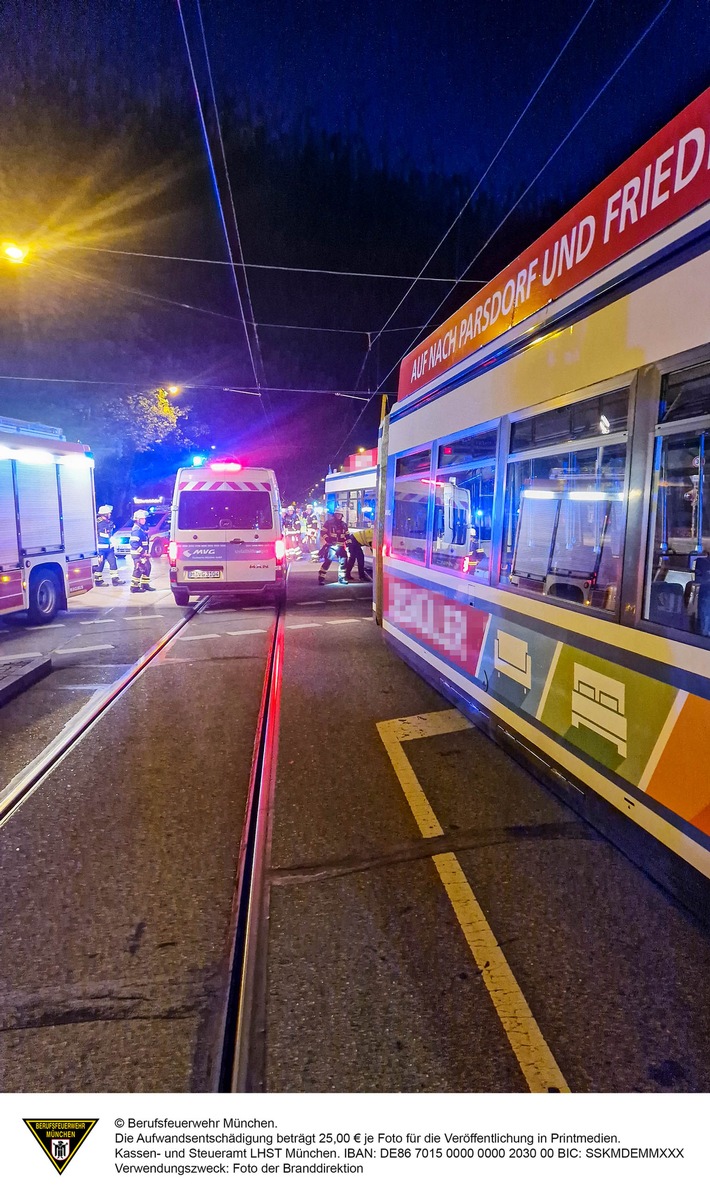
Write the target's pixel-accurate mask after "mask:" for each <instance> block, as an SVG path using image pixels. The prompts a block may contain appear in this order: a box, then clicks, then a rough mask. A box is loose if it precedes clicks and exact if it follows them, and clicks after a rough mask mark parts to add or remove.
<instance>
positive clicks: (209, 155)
mask: <svg viewBox="0 0 710 1202" xmlns="http://www.w3.org/2000/svg"><path fill="white" fill-rule="evenodd" d="M176 2H177V8H178V13H179V16H180V25H181V27H182V34H183V39H184V42H185V50H186V51H187V59H188V63H189V67H190V76H191V78H192V86H193V88H194V91H195V99H196V101H197V111H198V114H199V118H200V129H201V131H202V138H203V141H204V144H205V150H206V152H207V161H208V165H209V169H210V175H211V178H212V184H213V187H214V190H215V196H216V199H217V208H218V210H219V216H220V221H221V224H222V231H223V233H224V240H225V243H226V245H227V252H228V254H229V262H230V267H231V271H232V278H233V280H234V287H235V290H236V293H237V301H238V304H239V311H240V314H241V317H242V321H243V323H244V336H245V338H246V343H247V350H248V352H249V361H250V363H251V368H252V371H253V373H254V382H255V384H256V386H257V388H258V386H259V373H258V371H257V367H256V362H255V360H254V352H253V350H252V345H251V338H250V337H249V327H248V325H247V319H246V313H245V312H244V304H243V301H242V295H241V292H240V289H239V281H238V280H237V273H236V270H235V263H234V259H233V255H232V247H231V244H230V241H229V231H228V229H227V222H226V219H225V215H224V207H223V205H222V198H221V195H220V190H219V182H218V180H217V172H216V170H215V165H214V157H213V155H212V147H211V145H210V139H209V133H208V130H207V123H206V121H205V114H204V109H203V107H202V98H201V96H200V89H199V86H198V83H197V76H196V74H195V65H194V62H193V58H192V51H191V50H190V39H189V36H188V32H187V26H186V24H185V17H184V14H183V11H182V0H176ZM264 416H265V417H268V415H267V412H266V406H264Z"/></svg>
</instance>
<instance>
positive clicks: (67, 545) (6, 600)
mask: <svg viewBox="0 0 710 1202" xmlns="http://www.w3.org/2000/svg"><path fill="white" fill-rule="evenodd" d="M96 555H97V544H96V507H95V499H94V461H93V458H92V456H91V454H90V452H89V448H88V447H86V446H84V445H83V444H81V443H70V442H67V441H66V439H65V437H64V435H63V433H62V431H61V430H60V429H58V428H57V427H55V426H44V425H41V424H39V423H37V422H23V421H15V420H14V419H12V418H5V417H0V615H2V616H3V617H4V616H5V615H6V614H11V613H18V612H22V611H25V612H26V613H27V615H28V617H29V619H30V621H31V622H34V623H36V624H37V625H41V624H43V623H45V622H51V621H52V619H53V618H54V617H55V615H56V614H57V612H58V611H59V610H60V609H66V607H67V603H68V601H69V599H70V598H71V597H73V596H76V595H77V594H79V593H86V592H88V591H89V590H90V589H91V588H92V587H93V580H92V559H93V558H95V556H96Z"/></svg>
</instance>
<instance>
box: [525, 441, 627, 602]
mask: <svg viewBox="0 0 710 1202" xmlns="http://www.w3.org/2000/svg"><path fill="white" fill-rule="evenodd" d="M625 467H626V446H625V444H619V445H602V446H598V447H585V448H584V449H581V450H579V451H565V452H564V453H558V454H555V455H545V456H539V457H535V458H529V459H523V460H517V461H514V462H512V463H509V465H508V487H507V490H506V510H505V524H504V545H503V565H502V571H501V579H502V581H503V582H504V583H506V584H509V585H512V586H514V587H516V588H519V589H524V590H525V591H528V592H535V593H540V594H541V595H544V596H548V597H555V598H557V599H558V600H564V601H572V602H576V603H577V604H579V605H587V606H592V607H593V608H596V609H612V610H613V609H616V602H617V595H618V589H619V582H620V577H621V557H622V550H623V531H624V514H625V501H624V476H625Z"/></svg>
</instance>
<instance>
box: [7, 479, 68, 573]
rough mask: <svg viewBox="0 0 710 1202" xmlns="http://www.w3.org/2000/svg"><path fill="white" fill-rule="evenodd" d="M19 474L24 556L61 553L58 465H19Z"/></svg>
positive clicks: (21, 533)
mask: <svg viewBox="0 0 710 1202" xmlns="http://www.w3.org/2000/svg"><path fill="white" fill-rule="evenodd" d="M16 471H17V497H18V504H19V509H20V540H21V544H22V553H23V554H24V555H28V554H30V555H31V554H32V553H38V552H40V553H41V552H42V551H59V550H61V547H62V534H61V527H60V523H59V489H58V487H57V466H56V464H55V463H20V462H18V463H17V464H16Z"/></svg>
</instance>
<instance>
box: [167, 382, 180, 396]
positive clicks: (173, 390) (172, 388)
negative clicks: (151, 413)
mask: <svg viewBox="0 0 710 1202" xmlns="http://www.w3.org/2000/svg"><path fill="white" fill-rule="evenodd" d="M168 392H169V393H170V395H171V396H178V395H179V393H180V385H179V384H168Z"/></svg>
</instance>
